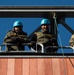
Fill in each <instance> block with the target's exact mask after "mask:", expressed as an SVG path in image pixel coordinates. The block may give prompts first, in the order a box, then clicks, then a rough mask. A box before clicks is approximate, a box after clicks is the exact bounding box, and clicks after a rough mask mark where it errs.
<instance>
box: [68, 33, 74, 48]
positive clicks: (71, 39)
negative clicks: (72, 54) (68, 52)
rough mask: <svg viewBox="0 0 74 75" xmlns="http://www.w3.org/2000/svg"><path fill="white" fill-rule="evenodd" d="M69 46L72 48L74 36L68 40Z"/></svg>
mask: <svg viewBox="0 0 74 75" xmlns="http://www.w3.org/2000/svg"><path fill="white" fill-rule="evenodd" d="M69 43H70V46H71V47H73V46H74V34H73V35H72V36H71V38H70V40H69Z"/></svg>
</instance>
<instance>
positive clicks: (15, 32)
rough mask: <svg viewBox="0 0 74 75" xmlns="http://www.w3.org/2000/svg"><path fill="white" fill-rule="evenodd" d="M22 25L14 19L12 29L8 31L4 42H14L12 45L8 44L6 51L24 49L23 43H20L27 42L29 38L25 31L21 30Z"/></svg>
mask: <svg viewBox="0 0 74 75" xmlns="http://www.w3.org/2000/svg"><path fill="white" fill-rule="evenodd" d="M22 28H23V25H22V23H21V22H20V21H15V22H14V24H13V29H12V30H10V31H8V32H7V34H6V36H5V38H4V43H11V44H15V45H13V46H10V45H8V46H7V49H6V50H7V51H18V50H24V45H22V43H28V42H29V39H28V37H27V33H26V32H24V31H23V30H22Z"/></svg>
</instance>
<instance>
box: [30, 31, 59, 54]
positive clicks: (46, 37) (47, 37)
mask: <svg viewBox="0 0 74 75" xmlns="http://www.w3.org/2000/svg"><path fill="white" fill-rule="evenodd" d="M31 41H35V42H38V43H41V44H43V45H44V47H46V46H58V44H57V40H56V38H55V36H54V35H52V34H50V32H48V33H43V32H35V33H34V35H33V37H32V38H31ZM32 47H33V48H34V49H36V46H35V44H33V45H32ZM37 49H39V46H38V47H37ZM56 51H57V49H51V48H48V49H47V50H46V52H51V53H53V52H56Z"/></svg>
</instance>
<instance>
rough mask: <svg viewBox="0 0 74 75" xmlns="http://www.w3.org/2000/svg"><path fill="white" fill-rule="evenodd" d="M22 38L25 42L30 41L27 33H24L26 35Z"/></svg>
mask: <svg viewBox="0 0 74 75" xmlns="http://www.w3.org/2000/svg"><path fill="white" fill-rule="evenodd" d="M20 40H21V42H23V43H29V42H30V40H29V38H28V35H27V33H24V35H22V36H21V39H20Z"/></svg>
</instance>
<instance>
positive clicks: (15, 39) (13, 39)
mask: <svg viewBox="0 0 74 75" xmlns="http://www.w3.org/2000/svg"><path fill="white" fill-rule="evenodd" d="M11 41H12V42H18V41H19V37H12V38H11Z"/></svg>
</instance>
